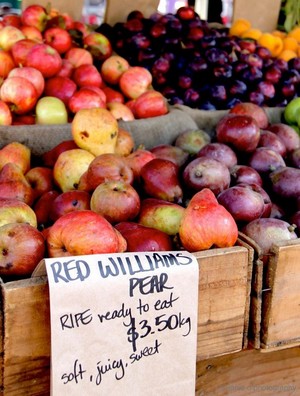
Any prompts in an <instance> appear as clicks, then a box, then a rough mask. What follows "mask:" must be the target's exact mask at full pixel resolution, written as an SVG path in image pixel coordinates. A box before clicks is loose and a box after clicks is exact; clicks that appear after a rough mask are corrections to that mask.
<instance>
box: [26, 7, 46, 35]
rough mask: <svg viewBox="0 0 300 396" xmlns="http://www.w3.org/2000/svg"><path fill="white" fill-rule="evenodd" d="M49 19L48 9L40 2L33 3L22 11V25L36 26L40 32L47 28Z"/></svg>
mask: <svg viewBox="0 0 300 396" xmlns="http://www.w3.org/2000/svg"><path fill="white" fill-rule="evenodd" d="M47 20H48V15H47V11H46V9H45V8H44V7H43V6H41V5H38V4H32V5H29V6H27V7H26V8H25V9H24V10H22V13H21V22H22V25H26V26H34V27H36V28H37V29H38V30H39V31H40V32H43V31H44V30H45V27H46V24H47Z"/></svg>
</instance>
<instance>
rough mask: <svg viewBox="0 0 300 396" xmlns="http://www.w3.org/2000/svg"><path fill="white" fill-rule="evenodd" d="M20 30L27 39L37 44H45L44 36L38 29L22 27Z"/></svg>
mask: <svg viewBox="0 0 300 396" xmlns="http://www.w3.org/2000/svg"><path fill="white" fill-rule="evenodd" d="M20 30H21V32H22V33H23V34H24V36H25V38H26V39H29V40H33V41H35V42H36V43H42V42H43V35H42V33H41V32H40V31H39V29H37V28H36V27H34V26H26V25H22V26H21V27H20Z"/></svg>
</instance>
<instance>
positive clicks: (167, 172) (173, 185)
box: [140, 158, 183, 203]
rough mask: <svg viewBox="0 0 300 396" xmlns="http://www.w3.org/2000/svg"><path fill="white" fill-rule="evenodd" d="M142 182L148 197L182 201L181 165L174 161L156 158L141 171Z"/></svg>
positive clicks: (175, 201) (176, 201)
mask: <svg viewBox="0 0 300 396" xmlns="http://www.w3.org/2000/svg"><path fill="white" fill-rule="evenodd" d="M140 184H141V187H142V189H143V191H144V193H145V194H146V195H147V196H148V197H152V198H158V199H164V200H166V201H169V202H174V203H181V202H182V198H183V190H182V187H181V183H180V179H179V167H178V166H177V165H176V164H174V162H172V161H169V160H166V159H162V158H154V159H153V160H151V161H149V162H147V163H146V164H145V165H144V166H143V167H142V169H141V172H140Z"/></svg>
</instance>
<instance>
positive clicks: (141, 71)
mask: <svg viewBox="0 0 300 396" xmlns="http://www.w3.org/2000/svg"><path fill="white" fill-rule="evenodd" d="M151 84H152V74H151V73H150V72H149V70H147V69H146V68H145V67H142V66H132V67H130V68H129V69H128V70H126V71H125V72H123V73H122V75H121V77H120V80H119V87H120V89H121V92H122V93H123V94H124V95H125V96H126V97H127V98H129V99H136V98H138V97H139V96H140V95H141V94H142V93H144V92H146V91H148V90H149V89H150V86H151Z"/></svg>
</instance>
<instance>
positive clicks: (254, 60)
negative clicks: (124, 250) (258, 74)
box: [240, 53, 263, 69]
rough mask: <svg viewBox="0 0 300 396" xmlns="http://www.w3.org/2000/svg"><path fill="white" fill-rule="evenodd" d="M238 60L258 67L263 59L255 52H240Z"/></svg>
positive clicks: (261, 65) (260, 66)
mask: <svg viewBox="0 0 300 396" xmlns="http://www.w3.org/2000/svg"><path fill="white" fill-rule="evenodd" d="M240 60H241V61H242V62H245V63H247V65H249V66H255V67H258V68H259V69H261V68H262V67H263V60H262V59H261V58H260V57H259V56H258V55H257V54H252V53H250V54H241V57H240Z"/></svg>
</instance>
